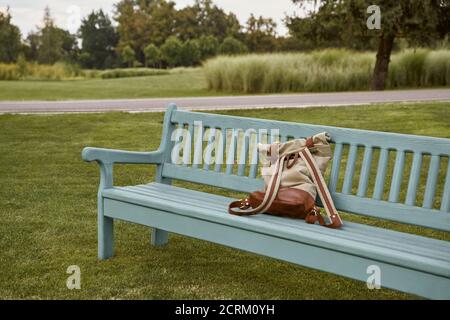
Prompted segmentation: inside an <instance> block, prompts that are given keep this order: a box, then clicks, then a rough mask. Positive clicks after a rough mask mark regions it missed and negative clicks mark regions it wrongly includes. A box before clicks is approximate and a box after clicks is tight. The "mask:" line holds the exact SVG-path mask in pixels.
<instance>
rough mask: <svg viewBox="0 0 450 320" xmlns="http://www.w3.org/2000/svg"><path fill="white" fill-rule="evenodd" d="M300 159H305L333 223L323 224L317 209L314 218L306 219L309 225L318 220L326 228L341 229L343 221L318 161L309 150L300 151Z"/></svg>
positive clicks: (313, 214)
mask: <svg viewBox="0 0 450 320" xmlns="http://www.w3.org/2000/svg"><path fill="white" fill-rule="evenodd" d="M300 157H301V158H302V159H303V161H304V162H305V164H306V167H307V168H308V171H309V172H310V173H311V177H312V179H313V181H314V184H315V185H316V187H317V192H318V193H319V197H320V200H322V203H323V207H324V208H325V211H326V213H327V215H328V218H329V219H330V221H331V223H329V224H325V223H324V222H321V219H320V218H321V216H320V211H319V212H317V209H316V210H313V211H312V212H311V215H312V216H311V217H309V219H306V221H307V222H309V223H314V222H315V221H317V220H318V221H319V223H320V224H321V225H325V226H326V227H329V228H339V227H340V226H341V225H342V224H343V222H342V219H341V217H340V216H339V213H338V212H337V210H336V208H335V206H334V202H333V199H332V198H331V195H330V191H329V190H328V188H327V185H326V184H325V180H324V179H323V176H322V173H321V172H320V169H319V167H318V166H317V163H316V161H315V160H314V158H313V156H312V154H311V152H310V151H309V149H308V148H304V149H303V150H302V151H300ZM319 216H320V217H319ZM314 217H316V218H314ZM322 221H323V218H322Z"/></svg>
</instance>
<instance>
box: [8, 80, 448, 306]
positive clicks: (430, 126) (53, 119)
mask: <svg viewBox="0 0 450 320" xmlns="http://www.w3.org/2000/svg"><path fill="white" fill-rule="evenodd" d="M125 81H129V80H125ZM362 110H364V112H363V111H362ZM220 113H223V114H233V115H241V116H249V117H261V118H269V119H277V120H288V121H298V122H306V123H315V124H326V125H337V126H341V127H351V128H363V129H371V130H382V131H392V132H402V133H411V134H419V135H430V136H436V137H446V138H450V123H449V121H448V115H449V114H450V103H434V104H407V105H401V104H398V105H378V106H370V107H365V108H364V109H362V108H361V107H342V108H310V109H264V110H241V111H220ZM162 118H163V114H162V113H141V114H128V113H104V114H72V115H1V116H0V128H1V131H0V132H1V134H0V151H1V152H0V177H1V187H0V219H1V224H0V266H1V271H2V272H1V273H0V299H11V298H20V299H22V298H31V299H49V298H58V299H168V298H175V299H178V298H180V299H192V298H199V299H205V298H209V299H216V298H224V299H250V298H251V299H320V298H324V299H366V298H367V299H407V298H414V296H411V295H407V294H403V293H399V292H396V291H392V290H388V289H381V290H368V289H367V288H366V285H365V283H363V282H358V281H354V280H350V279H345V278H342V277H339V276H334V275H332V274H328V273H323V272H319V271H315V270H311V269H307V268H303V267H300V266H297V265H293V264H290V263H286V262H280V261H277V260H274V259H270V258H266V257H261V256H257V255H255V254H251V253H245V252H241V251H238V250H235V249H230V248H226V247H223V246H220V245H216V244H211V243H207V242H204V241H200V240H195V239H190V238H187V237H183V236H178V235H173V234H171V236H170V241H169V244H168V245H167V246H165V247H158V248H156V247H152V246H150V245H149V239H150V235H149V228H146V227H143V226H138V225H133V224H131V223H124V222H120V221H119V222H118V223H117V224H116V229H115V235H116V256H115V257H114V258H112V259H110V260H106V261H98V260H97V243H96V239H97V235H96V232H97V230H96V192H97V186H98V177H99V173H98V167H97V165H96V164H93V163H92V164H87V163H84V162H82V160H81V157H80V153H81V150H82V148H83V147H84V146H101V147H106V148H119V149H129V150H152V149H156V148H157V147H158V144H159V141H160V135H161V125H162ZM153 176H154V167H153V166H142V165H119V166H117V170H116V171H115V183H116V184H118V185H127V184H137V183H145V182H149V181H151V180H152V179H153ZM207 189H208V188H202V190H207ZM350 218H351V217H348V219H350ZM346 219H347V216H346ZM353 219H355V218H353ZM356 220H358V221H361V222H367V223H369V224H373V225H378V226H390V227H393V228H395V229H398V230H404V231H410V232H414V233H418V234H424V235H428V236H432V237H436V238H439V239H446V240H450V237H449V235H448V233H445V232H437V231H431V230H427V229H423V228H418V227H409V226H408V227H406V226H402V225H400V224H394V223H386V222H377V221H374V220H372V219H368V218H360V219H357V218H356ZM330 263H332V261H330ZM70 265H78V266H79V267H80V268H81V290H68V289H67V288H66V279H67V277H68V275H67V274H66V270H67V267H68V266H70Z"/></svg>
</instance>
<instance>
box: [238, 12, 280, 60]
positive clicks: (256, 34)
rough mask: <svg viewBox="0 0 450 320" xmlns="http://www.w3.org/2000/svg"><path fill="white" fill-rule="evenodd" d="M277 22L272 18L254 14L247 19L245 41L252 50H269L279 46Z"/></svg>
mask: <svg viewBox="0 0 450 320" xmlns="http://www.w3.org/2000/svg"><path fill="white" fill-rule="evenodd" d="M276 28H277V24H276V23H275V22H274V21H273V20H272V19H271V18H264V17H262V16H260V17H259V18H255V16H254V15H253V14H251V15H250V17H249V18H248V20H247V27H246V33H245V43H246V45H247V47H248V49H249V50H250V51H251V52H268V51H274V50H276V48H277V34H276Z"/></svg>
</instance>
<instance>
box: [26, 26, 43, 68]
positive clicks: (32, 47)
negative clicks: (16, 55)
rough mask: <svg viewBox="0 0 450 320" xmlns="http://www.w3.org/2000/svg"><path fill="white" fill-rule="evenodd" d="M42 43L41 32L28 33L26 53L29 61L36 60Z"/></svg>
mask: <svg viewBox="0 0 450 320" xmlns="http://www.w3.org/2000/svg"><path fill="white" fill-rule="evenodd" d="M39 43H40V36H39V33H37V32H34V31H31V32H30V33H28V35H27V38H26V39H25V43H24V50H23V51H24V54H25V58H26V59H27V60H28V61H36V60H37V57H38V48H39Z"/></svg>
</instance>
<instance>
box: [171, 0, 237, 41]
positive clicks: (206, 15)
mask: <svg viewBox="0 0 450 320" xmlns="http://www.w3.org/2000/svg"><path fill="white" fill-rule="evenodd" d="M240 30H241V25H240V23H239V20H238V19H237V17H236V15H235V14H233V13H226V12H225V11H224V10H223V9H221V8H219V7H218V6H216V5H215V4H214V3H213V1H212V0H196V1H195V2H194V4H193V5H192V6H187V7H185V8H183V9H181V10H179V11H178V12H177V14H176V26H175V32H174V34H176V35H177V36H178V38H179V39H181V40H182V41H186V40H189V39H198V38H200V37H201V36H208V35H211V36H214V37H215V38H216V39H218V40H219V41H220V42H221V41H223V40H224V39H225V38H226V37H227V36H233V37H237V36H238V35H239V32H240Z"/></svg>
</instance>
